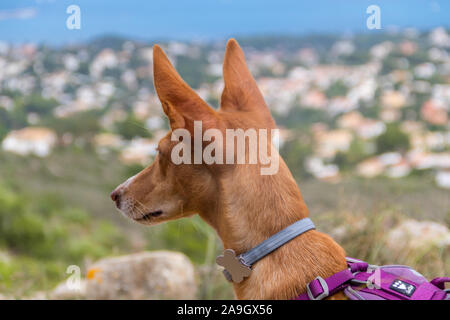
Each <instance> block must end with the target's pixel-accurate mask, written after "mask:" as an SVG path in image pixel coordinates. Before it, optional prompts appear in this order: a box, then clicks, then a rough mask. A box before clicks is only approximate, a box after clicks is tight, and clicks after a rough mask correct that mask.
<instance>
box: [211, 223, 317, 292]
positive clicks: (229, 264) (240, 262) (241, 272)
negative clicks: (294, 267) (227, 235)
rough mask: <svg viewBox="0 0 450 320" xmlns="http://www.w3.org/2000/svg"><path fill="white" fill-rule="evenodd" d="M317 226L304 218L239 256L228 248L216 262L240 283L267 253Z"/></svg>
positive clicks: (232, 278)
mask: <svg viewBox="0 0 450 320" xmlns="http://www.w3.org/2000/svg"><path fill="white" fill-rule="evenodd" d="M315 228H316V227H315V225H314V223H313V222H312V221H311V219H309V218H304V219H302V220H299V221H297V222H295V223H293V224H291V225H290V226H288V227H287V228H285V229H283V230H281V231H279V232H278V233H276V234H274V235H273V236H271V237H270V238H268V239H266V240H264V241H263V242H261V243H260V244H258V245H257V246H256V247H254V248H252V249H250V250H249V251H247V252H245V253H242V254H240V255H239V256H237V257H236V253H235V252H234V250H232V249H226V250H225V251H224V254H223V255H221V256H219V257H217V259H216V262H217V264H219V265H221V266H223V267H224V268H225V269H224V270H223V273H224V275H225V278H227V280H228V281H232V282H236V283H239V282H241V281H242V280H243V279H244V278H245V277H248V276H249V275H250V272H251V266H252V265H253V264H254V263H255V262H257V261H259V260H260V259H262V258H264V257H265V256H266V255H268V254H269V253H271V252H272V251H274V250H276V249H277V248H279V247H281V246H282V245H284V244H285V243H287V242H289V241H290V240H292V239H294V238H295V237H297V236H299V235H301V234H303V233H305V232H307V231H309V230H312V229H315Z"/></svg>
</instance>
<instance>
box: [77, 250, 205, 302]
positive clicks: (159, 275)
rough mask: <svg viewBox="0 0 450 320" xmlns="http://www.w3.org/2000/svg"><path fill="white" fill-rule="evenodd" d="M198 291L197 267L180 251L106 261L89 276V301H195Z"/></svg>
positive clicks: (90, 269) (155, 252)
mask: <svg viewBox="0 0 450 320" xmlns="http://www.w3.org/2000/svg"><path fill="white" fill-rule="evenodd" d="M196 292H197V284H196V281H195V276H194V266H193V265H192V263H191V262H190V261H189V259H188V258H187V257H186V256H185V255H184V254H182V253H179V252H169V251H154V252H142V253H136V254H131V255H127V256H121V257H114V258H106V259H102V260H100V261H98V262H96V263H94V264H93V265H92V266H91V267H90V268H89V270H88V273H87V283H86V298H87V299H164V298H165V299H195V297H196Z"/></svg>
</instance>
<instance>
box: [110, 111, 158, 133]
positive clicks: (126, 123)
mask: <svg viewBox="0 0 450 320" xmlns="http://www.w3.org/2000/svg"><path fill="white" fill-rule="evenodd" d="M115 129H116V132H117V133H118V134H120V135H121V136H122V137H124V138H125V139H133V138H134V137H143V138H150V137H151V133H150V131H148V129H147V128H146V127H145V124H144V122H143V121H141V120H139V119H137V118H136V117H135V116H134V115H133V114H130V115H129V116H128V117H127V118H126V119H125V120H123V121H121V122H117V123H116V124H115Z"/></svg>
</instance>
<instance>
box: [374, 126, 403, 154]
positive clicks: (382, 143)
mask: <svg viewBox="0 0 450 320" xmlns="http://www.w3.org/2000/svg"><path fill="white" fill-rule="evenodd" d="M375 143H376V147H377V152H378V153H383V152H389V151H406V150H408V149H409V146H410V144H409V136H408V135H407V134H406V133H404V132H403V131H402V130H401V129H400V127H399V126H398V125H397V124H388V125H387V127H386V131H385V132H384V133H383V134H381V135H379V136H378V137H377V138H376V140H375Z"/></svg>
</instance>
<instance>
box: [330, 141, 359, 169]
mask: <svg viewBox="0 0 450 320" xmlns="http://www.w3.org/2000/svg"><path fill="white" fill-rule="evenodd" d="M367 156H368V153H367V146H366V143H365V142H364V141H363V140H361V139H353V140H352V142H351V144H350V147H349V148H348V150H347V151H346V152H342V151H339V152H338V153H337V154H336V156H335V158H334V160H333V163H335V164H336V165H338V166H339V168H341V169H342V170H350V169H353V168H354V167H355V165H356V164H358V163H359V162H360V161H361V160H364V159H365V158H367Z"/></svg>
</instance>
